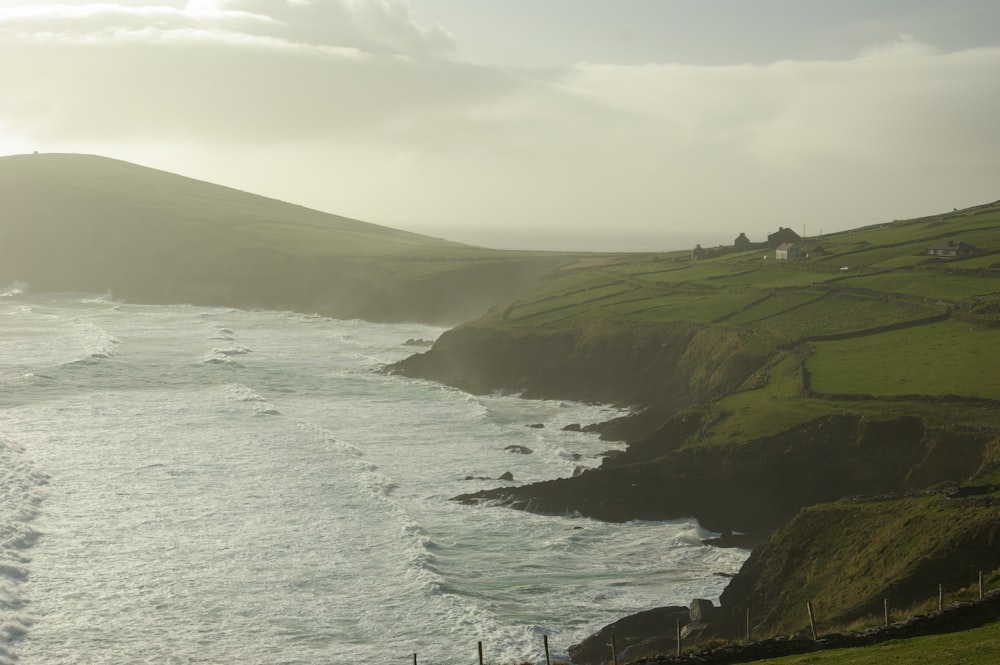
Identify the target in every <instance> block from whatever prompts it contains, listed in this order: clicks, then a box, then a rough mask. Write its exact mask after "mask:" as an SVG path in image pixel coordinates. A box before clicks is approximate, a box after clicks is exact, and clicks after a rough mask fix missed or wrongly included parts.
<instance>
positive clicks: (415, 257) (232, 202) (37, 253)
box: [0, 154, 568, 321]
mask: <svg viewBox="0 0 1000 665" xmlns="http://www.w3.org/2000/svg"><path fill="white" fill-rule="evenodd" d="M567 260H568V259H566V258H565V257H555V256H554V255H542V254H531V253H526V252H520V253H518V252H501V251H494V250H488V249H482V248H475V247H469V246H465V245H460V244H457V243H453V242H448V241H445V240H440V239H437V238H430V237H427V236H421V235H418V234H414V233H408V232H404V231H398V230H395V229H390V228H386V227H382V226H377V225H374V224H367V223H365V222H361V221H358V220H353V219H348V218H345V217H338V216H336V215H330V214H326V213H322V212H318V211H315V210H310V209H307V208H303V207H301V206H296V205H292V204H288V203H284V202H281V201H277V200H274V199H268V198H264V197H260V196H255V195H252V194H248V193H246V192H241V191H238V190H234V189H230V188H226V187H220V186H217V185H212V184H209V183H205V182H201V181H197V180H192V179H190V178H185V177H181V176H178V175H173V174H170V173H165V172H163V171H157V170H154V169H149V168H144V167H140V166H136V165H134V164H129V163H126V162H121V161H117V160H112V159H107V158H101V157H94V156H89V155H68V154H50V155H19V156H12V157H3V158H0V285H4V284H9V283H11V282H13V281H14V280H23V281H27V282H29V283H30V284H31V286H32V288H35V289H37V290H80V291H104V290H105V289H108V288H110V289H112V291H113V292H114V293H115V294H116V295H120V296H122V297H125V298H127V299H134V300H142V301H152V302H195V303H202V304H227V305H238V306H251V307H253V306H260V307H278V308H285V309H309V310H310V311H320V312H323V313H327V314H333V315H338V316H362V317H366V318H375V319H382V318H390V319H391V318H424V319H425V320H449V321H458V320H461V319H462V318H464V317H468V316H472V315H479V314H481V313H482V312H483V311H485V309H486V307H488V306H489V305H492V304H496V303H497V302H502V301H503V300H506V299H507V298H510V297H511V296H513V295H514V294H516V293H519V292H520V291H521V290H522V289H523V288H526V287H527V286H528V285H529V284H532V283H534V280H535V279H536V278H537V276H538V275H539V274H541V273H542V272H544V271H545V270H547V269H549V268H550V267H552V266H553V265H558V264H559V263H561V262H565V261H567ZM394 308H395V310H394ZM396 310H398V315H396V314H395V313H394V311H396Z"/></svg>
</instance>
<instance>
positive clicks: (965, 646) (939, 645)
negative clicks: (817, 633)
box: [756, 622, 1000, 665]
mask: <svg viewBox="0 0 1000 665" xmlns="http://www.w3.org/2000/svg"><path fill="white" fill-rule="evenodd" d="M998 653H1000V622H995V623H989V624H987V625H985V626H981V627H979V628H973V629H971V630H965V631H961V632H956V633H941V634H940V635H928V636H925V637H914V638H911V639H908V640H890V641H888V642H883V643H881V644H877V645H874V646H869V647H857V648H854V649H831V650H829V651H817V652H813V653H809V654H801V655H798V656H786V657H784V658H774V659H767V660H759V661H756V662H758V663H768V664H770V665H804V664H806V663H808V664H809V665H887V664H895V665H916V664H925V663H926V664H930V663H940V664H941V665H959V664H960V665H994V664H995V663H996V662H997V654H998Z"/></svg>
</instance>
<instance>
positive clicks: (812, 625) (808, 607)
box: [806, 602, 818, 642]
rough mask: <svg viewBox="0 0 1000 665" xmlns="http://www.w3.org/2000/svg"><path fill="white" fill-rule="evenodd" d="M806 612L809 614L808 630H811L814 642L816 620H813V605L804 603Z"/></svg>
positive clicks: (815, 638)
mask: <svg viewBox="0 0 1000 665" xmlns="http://www.w3.org/2000/svg"><path fill="white" fill-rule="evenodd" d="M806 610H807V611H808V612H809V628H810V629H811V630H812V634H813V641H814V642H815V641H816V640H817V639H818V638H817V637H816V620H815V619H814V618H813V604H812V603H811V602H808V603H806Z"/></svg>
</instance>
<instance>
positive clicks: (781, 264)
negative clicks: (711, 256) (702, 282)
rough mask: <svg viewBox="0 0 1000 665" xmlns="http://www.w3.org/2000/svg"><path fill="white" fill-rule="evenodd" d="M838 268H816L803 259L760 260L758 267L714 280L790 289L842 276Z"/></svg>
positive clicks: (740, 285) (726, 284) (719, 283)
mask: <svg viewBox="0 0 1000 665" xmlns="http://www.w3.org/2000/svg"><path fill="white" fill-rule="evenodd" d="M840 276H841V273H840V272H839V271H837V270H830V269H822V268H821V267H820V268H817V269H814V266H813V265H809V264H807V263H806V262H805V261H804V260H803V261H801V262H800V261H767V262H765V261H759V262H758V263H757V265H756V269H751V270H747V269H746V267H745V266H743V267H742V269H741V270H740V271H738V272H737V271H734V273H733V274H732V275H728V276H725V277H721V278H719V279H715V280H713V281H712V283H713V285H716V286H719V287H734V288H754V289H790V288H798V287H808V286H812V285H813V284H818V283H820V282H826V281H829V280H831V279H836V278H837V277H840Z"/></svg>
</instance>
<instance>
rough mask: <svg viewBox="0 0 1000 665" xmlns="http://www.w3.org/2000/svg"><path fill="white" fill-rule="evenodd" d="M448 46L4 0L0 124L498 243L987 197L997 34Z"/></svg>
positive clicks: (264, 6) (674, 233)
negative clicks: (465, 49) (744, 45)
mask: <svg viewBox="0 0 1000 665" xmlns="http://www.w3.org/2000/svg"><path fill="white" fill-rule="evenodd" d="M452 47H453V40H452V38H451V36H450V35H449V34H448V33H447V32H445V31H444V30H443V29H441V28H436V27H432V28H427V27H424V26H421V25H418V24H417V23H416V22H415V21H414V20H413V17H412V14H411V12H410V10H409V6H408V5H407V4H406V3H405V2H401V1H400V2H390V1H389V0H384V1H383V0H369V1H365V2H362V1H360V0H326V1H325V2H321V1H320V0H284V1H278V0H272V1H269V2H265V1H264V0H216V1H214V2H207V1H201V2H189V3H188V5H187V6H186V7H185V8H184V9H178V8H169V7H159V8H128V7H121V6H113V5H94V6H89V7H82V8H81V7H75V8H71V7H52V8H39V9H33V10H30V11H29V10H14V11H11V10H0V85H2V86H3V89H4V94H3V95H0V128H2V131H4V132H5V133H6V134H8V135H10V136H13V137H16V141H17V142H16V145H18V146H21V145H25V144H28V143H34V144H35V145H37V146H38V148H39V149H42V150H49V149H72V150H92V151H97V152H102V153H105V154H109V155H110V156H118V157H122V158H126V159H132V160H133V161H138V162H140V163H145V164H149V165H152V166H158V167H160V168H168V169H170V170H176V171H179V172H181V173H184V174H187V175H192V176H195V177H203V178H206V179H209V180H213V181H216V182H223V183H225V184H230V185H234V186H238V187H241V188H244V189H251V190H254V191H259V192H261V193H265V194H270V195H277V196H280V197H281V198H285V199H289V200H293V201H296V202H299V203H303V204H307V205H313V206H316V207H320V208H323V209H326V210H330V211H332V212H337V213H341V214H348V215H354V216H358V217H361V218H364V219H369V220H371V221H376V222H379V223H389V224H392V225H394V226H400V227H406V228H412V229H414V230H418V231H425V232H431V233H434V234H436V235H448V236H450V237H454V238H456V239H459V240H466V241H472V242H477V241H478V242H490V243H492V244H498V243H497V241H496V238H497V237H498V236H502V235H504V234H506V235H507V236H510V237H511V238H514V237H515V236H516V237H518V238H521V239H523V240H514V239H512V240H511V241H510V242H506V243H504V244H507V245H517V244H520V245H526V244H529V243H530V242H531V241H530V238H531V237H532V236H533V234H534V236H535V237H537V238H541V237H542V236H543V235H544V236H545V237H546V238H549V240H547V242H549V243H550V245H549V246H551V243H552V242H555V241H552V240H551V237H553V236H558V234H560V233H562V234H563V236H562V237H564V238H565V240H566V245H564V247H566V248H570V247H572V246H574V245H573V243H574V242H576V243H582V242H583V239H584V238H589V237H594V238H598V237H601V234H604V237H605V238H606V239H607V240H606V242H607V243H608V244H607V245H605V246H606V247H632V248H648V247H649V246H650V241H649V238H651V237H657V235H658V234H662V236H663V237H664V238H669V237H676V238H681V237H682V236H683V238H684V240H682V241H679V242H682V243H688V240H690V239H691V238H692V235H691V233H692V229H695V230H696V232H697V233H698V234H701V235H700V237H701V240H700V242H702V244H704V245H709V244H714V243H715V242H723V241H726V240H731V238H732V237H735V235H736V233H738V232H739V231H741V230H746V231H747V232H748V233H749V234H750V235H751V237H759V236H761V235H762V234H763V233H765V232H766V231H767V230H769V229H773V228H774V227H776V226H778V225H784V226H795V227H798V226H799V225H801V224H803V223H808V224H809V225H810V226H811V227H812V228H818V227H824V228H826V229H827V230H833V229H834V228H837V227H839V228H845V227H849V226H854V225H857V224H861V223H869V222H873V221H879V220H881V219H888V218H892V217H899V216H905V215H907V214H921V213H927V212H932V211H933V210H936V209H938V208H940V207H942V206H946V207H947V208H949V209H950V208H951V207H953V206H960V205H971V204H974V203H978V202H982V201H983V200H986V198H990V197H992V198H996V197H997V193H996V192H995V190H994V189H993V188H995V183H997V182H1000V162H998V157H997V155H998V154H1000V126H998V124H997V123H996V120H995V119H996V118H997V117H1000V90H998V88H997V86H996V85H995V81H997V80H1000V48H993V49H978V50H967V51H958V52H942V51H939V50H938V49H935V48H933V47H930V46H927V45H924V44H921V43H920V42H919V41H918V40H916V39H914V38H909V37H904V38H900V39H898V40H896V41H894V42H892V43H890V44H887V45H884V46H881V47H874V48H870V49H866V50H865V51H864V52H862V53H859V54H858V56H857V57H855V58H853V59H849V60H841V61H832V60H831V61H791V60H789V61H778V62H774V63H771V64H767V65H736V66H713V67H705V66H694V65H673V64H654V65H646V66H615V65H601V64H579V65H577V66H575V67H571V68H566V69H561V70H548V71H511V70H503V69H498V68H489V67H476V66H470V65H464V64H462V63H459V62H455V61H453V60H450V59H448V57H446V56H448V55H449V54H450V53H451V49H452ZM11 145H14V143H11ZM151 160H153V161H151ZM279 165H280V166H279ZM629 236H630V237H633V238H642V240H639V241H637V242H635V243H630V242H629V241H628V240H627V237H629ZM587 242H588V247H591V248H593V247H594V245H593V244H589V243H591V242H593V243H597V242H600V241H598V240H593V241H590V240H588V241H587ZM677 242H678V241H674V242H671V241H670V240H664V242H663V243H662V245H663V246H671V245H672V244H673V245H674V246H676V243H677ZM688 244H693V243H688ZM577 246H581V245H579V244H578V245H577ZM657 248H662V246H661V247H657Z"/></svg>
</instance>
